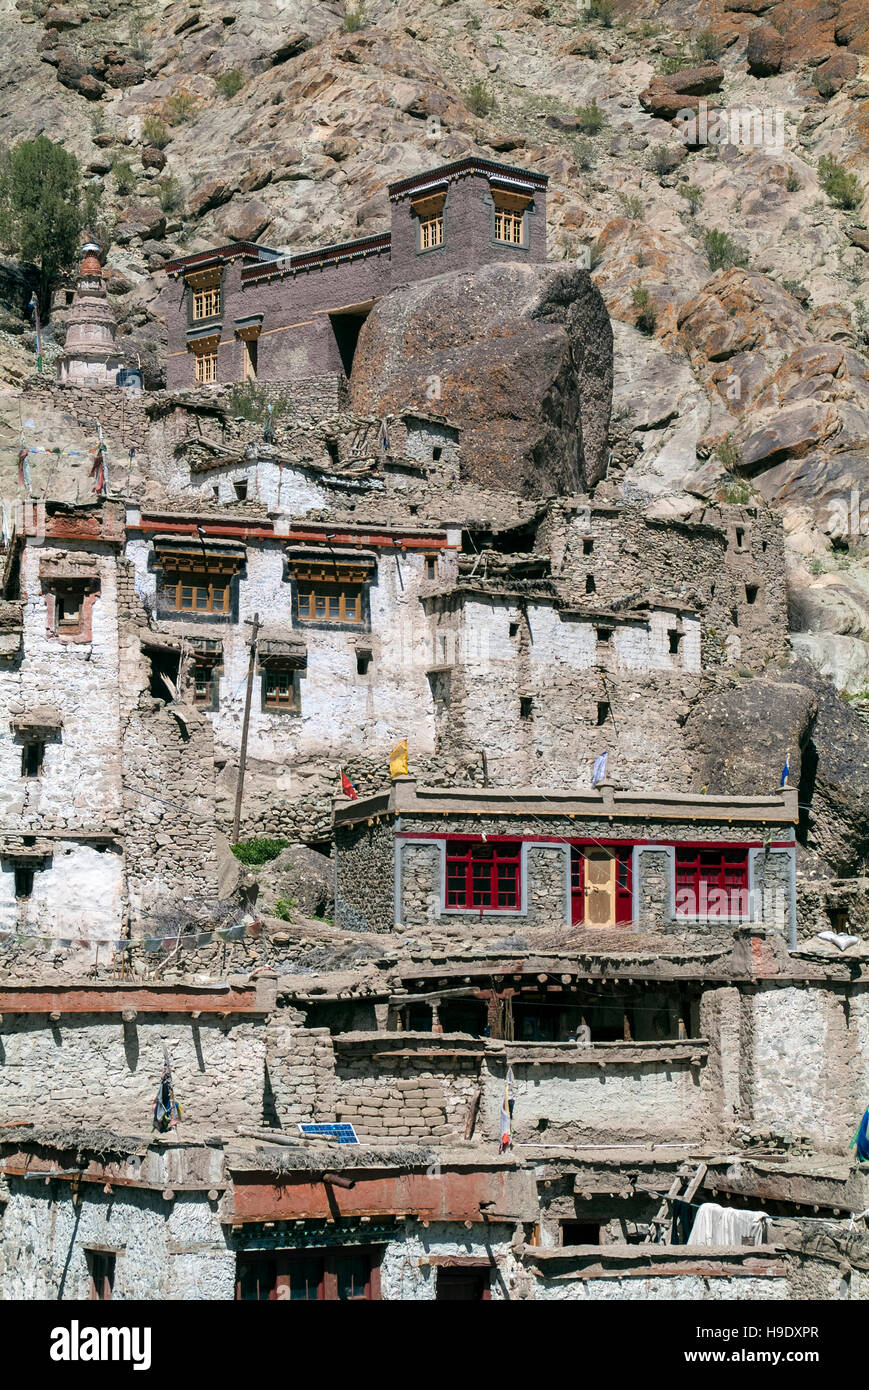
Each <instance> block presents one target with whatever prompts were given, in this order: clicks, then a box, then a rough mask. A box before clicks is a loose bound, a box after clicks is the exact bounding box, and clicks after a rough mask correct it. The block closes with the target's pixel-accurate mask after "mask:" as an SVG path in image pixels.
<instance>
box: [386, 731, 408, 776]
mask: <svg viewBox="0 0 869 1390" xmlns="http://www.w3.org/2000/svg"><path fill="white" fill-rule="evenodd" d="M389 775H390V777H406V776H407V739H406V738H403V739H402V740H401V743H397V744H396V745H395V747H394V748H393V750H392V752H391V753H390V755H389Z"/></svg>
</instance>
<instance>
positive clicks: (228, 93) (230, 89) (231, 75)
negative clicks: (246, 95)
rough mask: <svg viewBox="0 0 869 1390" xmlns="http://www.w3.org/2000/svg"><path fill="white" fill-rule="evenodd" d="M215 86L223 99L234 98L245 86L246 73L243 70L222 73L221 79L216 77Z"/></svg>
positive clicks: (231, 69)
mask: <svg viewBox="0 0 869 1390" xmlns="http://www.w3.org/2000/svg"><path fill="white" fill-rule="evenodd" d="M214 85H215V87H216V88H217V90H218V91H219V92H220V95H221V96H222V97H234V96H235V94H236V92H240V91H241V89H242V87H243V86H244V73H243V72H242V70H241V68H230V69H229V72H222V73H221V74H220V76H219V77H215V79H214Z"/></svg>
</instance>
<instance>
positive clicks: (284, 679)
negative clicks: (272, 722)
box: [262, 667, 299, 711]
mask: <svg viewBox="0 0 869 1390" xmlns="http://www.w3.org/2000/svg"><path fill="white" fill-rule="evenodd" d="M262 695H263V699H262V707H263V709H274V710H283V711H289V710H298V707H299V703H298V685H297V682H296V678H295V672H294V671H292V670H286V669H283V670H282V669H281V668H280V667H268V668H267V669H266V670H265V671H263V680H262Z"/></svg>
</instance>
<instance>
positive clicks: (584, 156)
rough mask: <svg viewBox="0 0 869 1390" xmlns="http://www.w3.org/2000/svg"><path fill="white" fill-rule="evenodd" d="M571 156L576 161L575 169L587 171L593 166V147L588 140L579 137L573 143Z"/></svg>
mask: <svg viewBox="0 0 869 1390" xmlns="http://www.w3.org/2000/svg"><path fill="white" fill-rule="evenodd" d="M573 158H574V160H575V161H576V167H577V169H582V170H583V171H584V172H586V173H587V172H588V170H589V169H593V168H594V166H595V148H594V145H593V144H592V142H591V141H590V140H587V139H585V138H584V137H582V136H581V137H580V138H579V139H578V140H575V141H574V143H573Z"/></svg>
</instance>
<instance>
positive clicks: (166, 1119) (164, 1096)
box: [154, 1047, 181, 1134]
mask: <svg viewBox="0 0 869 1390" xmlns="http://www.w3.org/2000/svg"><path fill="white" fill-rule="evenodd" d="M180 1119H181V1106H180V1105H179V1104H178V1102H177V1100H176V1099H175V1091H174V1088H173V1086H172V1072H171V1070H170V1067H169V1054H168V1052H167V1051H166V1049H165V1047H164V1049H163V1074H162V1076H161V1077H160V1085H159V1087H158V1089H157V1099H156V1101H155V1102H154V1128H155V1129H156V1130H159V1131H160V1133H161V1134H165V1133H166V1131H167V1130H170V1129H174V1128H175V1126H176V1125H177V1123H178V1121H179V1120H180Z"/></svg>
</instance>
